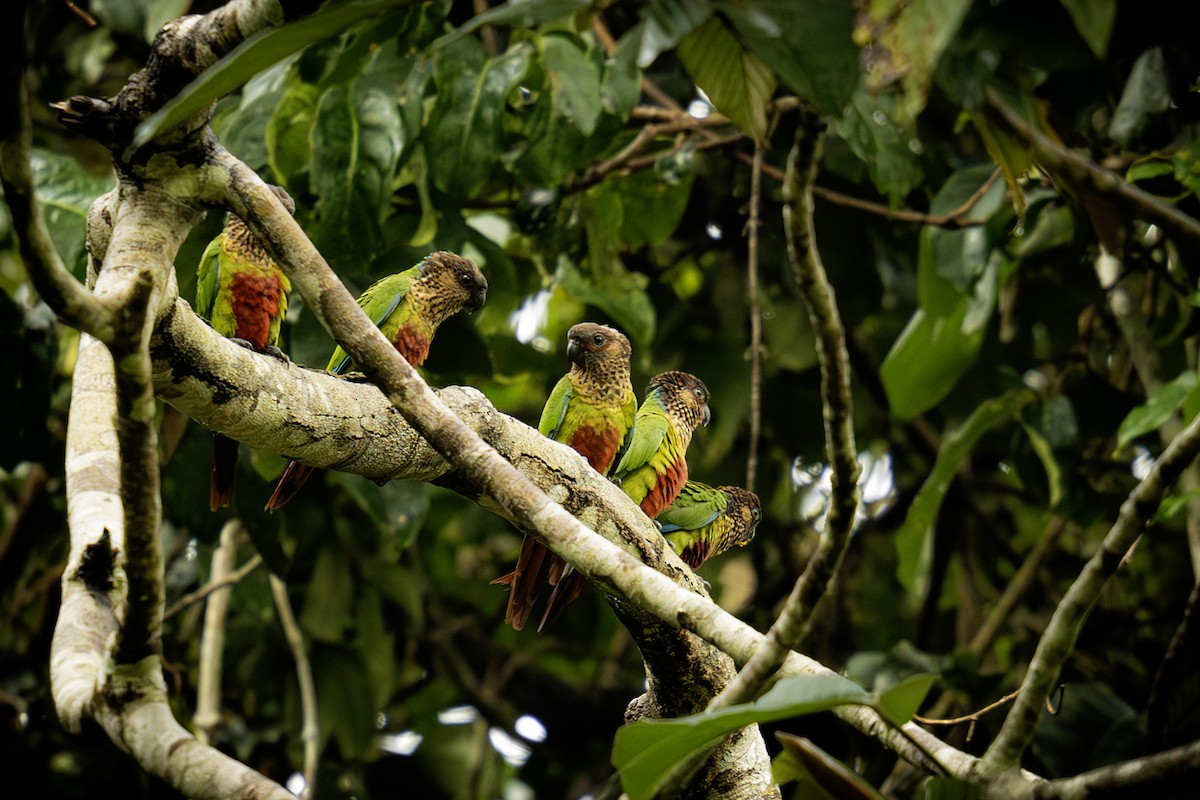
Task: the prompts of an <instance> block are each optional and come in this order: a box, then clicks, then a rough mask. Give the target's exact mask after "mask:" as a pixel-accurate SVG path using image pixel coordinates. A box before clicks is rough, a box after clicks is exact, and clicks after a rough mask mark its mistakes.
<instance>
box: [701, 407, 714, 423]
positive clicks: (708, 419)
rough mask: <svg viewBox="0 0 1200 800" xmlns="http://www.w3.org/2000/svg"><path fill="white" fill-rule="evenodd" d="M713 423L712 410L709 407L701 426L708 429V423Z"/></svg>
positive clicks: (705, 409) (706, 409)
mask: <svg viewBox="0 0 1200 800" xmlns="http://www.w3.org/2000/svg"><path fill="white" fill-rule="evenodd" d="M710 422H712V409H711V408H709V407H708V406H705V407H704V416H702V417H701V418H700V424H702V425H704V426H705V427H708V423H710Z"/></svg>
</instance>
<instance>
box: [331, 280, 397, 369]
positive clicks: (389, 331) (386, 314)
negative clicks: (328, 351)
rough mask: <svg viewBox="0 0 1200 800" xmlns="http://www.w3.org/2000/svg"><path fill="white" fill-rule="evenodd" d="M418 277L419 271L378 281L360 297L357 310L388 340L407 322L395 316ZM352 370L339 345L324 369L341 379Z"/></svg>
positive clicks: (345, 354) (344, 352) (348, 357)
mask: <svg viewBox="0 0 1200 800" xmlns="http://www.w3.org/2000/svg"><path fill="white" fill-rule="evenodd" d="M419 275H420V269H419V267H413V268H412V269H408V270H405V271H404V272H398V273H396V274H395V275H388V276H387V277H385V278H380V279H379V280H377V281H375V283H373V284H371V285H370V286H369V287H368V288H367V290H366V291H365V292H363V293H362V294H361V295H359V297H358V307H359V308H361V309H362V310H363V313H365V314H366V315H367V317H368V318H369V319H370V320H371V322H373V323H375V327H377V328H379V329H380V330H381V331H383V335H384V336H387V337H388V339H389V340H390V339H392V338H393V337H394V336H395V335H396V331H398V330H400V325H401V324H402V323H403V322H404V319H403V318H404V314H396V313H395V312H396V310H397V309H398V308H399V307H400V304H401V303H403V302H404V298H405V296H406V295H407V294H408V290H409V289H410V288H411V287H412V284H413V281H414V280H415V279H416V278H417V277H418V276H419ZM349 367H350V355H349V354H348V353H347V352H346V351H345V350H343V349H342V348H341V345H339V346H338V347H337V348H336V349H335V350H334V351H333V355H332V356H330V357H329V365H328V366H326V367H325V369H326V370H327V371H329V372H332V373H333V374H335V375H340V374H342V373H343V372H345V371H346V370H347V369H348V368H349Z"/></svg>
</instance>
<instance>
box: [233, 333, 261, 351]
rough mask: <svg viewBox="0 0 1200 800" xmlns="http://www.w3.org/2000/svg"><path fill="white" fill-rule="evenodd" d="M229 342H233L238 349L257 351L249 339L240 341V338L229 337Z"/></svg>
mask: <svg viewBox="0 0 1200 800" xmlns="http://www.w3.org/2000/svg"><path fill="white" fill-rule="evenodd" d="M229 341H231V342H233V343H234V344H236V345H237V346H238V347H244V348H246V349H247V350H255V349H257V348H255V346H254V342H252V341H250V340H249V339H241V338H238V337H237V336H230V337H229Z"/></svg>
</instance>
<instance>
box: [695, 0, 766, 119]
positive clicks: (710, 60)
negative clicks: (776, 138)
mask: <svg viewBox="0 0 1200 800" xmlns="http://www.w3.org/2000/svg"><path fill="white" fill-rule="evenodd" d="M677 52H678V53H679V58H680V60H681V61H683V65H684V66H685V67H686V68H687V71H688V73H689V74H690V75H691V76H692V80H694V81H695V82H696V85H697V86H698V87H700V88H701V89H702V90H703V91H704V93H705V94H707V95H708V98H709V100H711V101H712V103H713V105H714V106H715V107H716V109H717V110H718V111H720V112H721V113H722V114H724V115H725V116H727V117H729V118H730V119H731V120H733V122H734V123H735V124H736V125H737V126H738V127H739V128H740V129H741V130H742V132H743V133H745V134H747V135H748V136H751V137H753V138H755V139H758V140H759V141H762V140H763V139H765V138H766V136H767V104H768V103H769V102H770V100H771V95H772V94H774V93H775V75H774V74H773V73H772V72H771V70H770V69H769V68H768V67H767V65H766V64H764V63H763V61H762V59H760V58H759V57H758V56H756V55H754V53H752V52H750V51H748V50H746V49H745V48H743V47H742V45H741V43H740V42H739V41H738V40H737V38H736V37H735V36H734V35H733V34H732V33H730V32H729V30H728V29H727V28H726V27H725V23H723V22H722V21H721V20H720V19H718V18H717V17H709V18H708V20H707V21H706V22H705V23H704V24H703V25H701V26H700V27H699V28H697V29H696V30H694V31H692V32H691V33H690V34H688V35H687V36H685V37H684V39H683V41H681V42H680V43H679V48H678V50H677Z"/></svg>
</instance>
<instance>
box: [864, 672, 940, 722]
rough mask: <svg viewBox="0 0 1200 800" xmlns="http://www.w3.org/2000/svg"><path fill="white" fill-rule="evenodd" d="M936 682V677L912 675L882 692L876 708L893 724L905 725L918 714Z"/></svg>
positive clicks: (876, 702)
mask: <svg viewBox="0 0 1200 800" xmlns="http://www.w3.org/2000/svg"><path fill="white" fill-rule="evenodd" d="M936 680H937V676H936V675H910V676H909V677H907V678H905V679H904V680H902V681H900V682H899V683H897V684H894V685H892V686H889V687H888V688H887V689H885V690H883V691H882V692H880V693H879V697H878V698H877V699H876V701H875V706H876V708H878V709H879V711H880V713H881V714H883V715H884V716H885V717H887V718H888V719H889V720H891V721H892V723H893V724H895V725H903V724H904V723H906V722H908V721H909V720H911V719H912V718H913V714H916V713H917V709H918V708H920V707H921V703H923V702H925V696H926V695H928V694H929V689H930V687H932V686H933V683H934V681H936Z"/></svg>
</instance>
